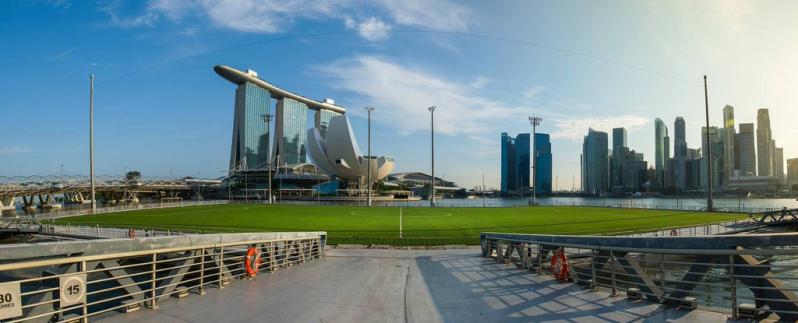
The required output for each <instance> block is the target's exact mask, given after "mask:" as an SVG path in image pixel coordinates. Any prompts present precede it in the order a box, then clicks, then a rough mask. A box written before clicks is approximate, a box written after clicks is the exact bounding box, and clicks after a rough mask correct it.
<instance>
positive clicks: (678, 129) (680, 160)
mask: <svg viewBox="0 0 798 323" xmlns="http://www.w3.org/2000/svg"><path fill="white" fill-rule="evenodd" d="M673 131H674V139H673V160H674V171H673V172H674V175H675V177H676V185H675V186H676V188H677V189H679V190H685V189H687V140H686V139H685V138H686V136H685V125H684V118H682V117H676V121H674V122H673Z"/></svg>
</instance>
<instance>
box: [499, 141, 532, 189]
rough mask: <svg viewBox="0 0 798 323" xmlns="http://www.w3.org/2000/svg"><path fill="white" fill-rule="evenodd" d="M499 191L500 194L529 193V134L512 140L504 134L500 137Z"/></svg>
mask: <svg viewBox="0 0 798 323" xmlns="http://www.w3.org/2000/svg"><path fill="white" fill-rule="evenodd" d="M501 145H502V160H501V166H502V167H501V168H502V169H501V176H502V178H501V191H502V194H526V193H527V192H529V188H530V187H529V172H530V165H529V161H530V154H529V149H530V146H529V134H528V133H522V134H518V136H517V137H515V138H513V137H510V136H509V135H507V133H506V132H503V133H502V136H501Z"/></svg>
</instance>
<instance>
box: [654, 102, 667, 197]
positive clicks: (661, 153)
mask: <svg viewBox="0 0 798 323" xmlns="http://www.w3.org/2000/svg"><path fill="white" fill-rule="evenodd" d="M666 136H668V128H667V127H665V123H664V122H662V120H660V118H656V119H654V168H655V169H656V171H657V179H656V184H655V185H654V186H655V187H659V188H661V187H663V186H665V182H664V177H665V176H664V175H665V158H668V156H667V155H666V149H667V148H665V145H666V144H665V137H666Z"/></svg>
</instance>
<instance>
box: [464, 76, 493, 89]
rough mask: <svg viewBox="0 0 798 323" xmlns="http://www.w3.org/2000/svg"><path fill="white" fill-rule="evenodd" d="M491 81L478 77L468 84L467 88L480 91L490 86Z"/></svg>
mask: <svg viewBox="0 0 798 323" xmlns="http://www.w3.org/2000/svg"><path fill="white" fill-rule="evenodd" d="M490 82H491V80H490V79H489V78H487V77H484V76H478V77H477V78H476V79H474V81H472V82H471V83H468V86H470V87H473V88H475V89H481V88H483V87H485V86H486V85H488V84H490Z"/></svg>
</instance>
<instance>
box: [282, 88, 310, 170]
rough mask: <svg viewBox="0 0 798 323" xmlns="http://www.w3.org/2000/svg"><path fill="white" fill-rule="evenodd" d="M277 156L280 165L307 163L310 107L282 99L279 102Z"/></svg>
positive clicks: (288, 99)
mask: <svg viewBox="0 0 798 323" xmlns="http://www.w3.org/2000/svg"><path fill="white" fill-rule="evenodd" d="M274 124H275V128H276V130H277V131H276V132H275V137H274V141H275V145H274V146H275V148H276V149H275V155H276V156H277V159H278V160H277V164H278V165H293V164H302V163H305V162H306V161H307V150H306V146H305V145H306V144H307V129H308V106H307V105H305V104H304V103H301V102H299V101H296V100H293V99H290V98H282V99H280V101H278V102H277V117H276V118H275V122H274Z"/></svg>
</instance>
